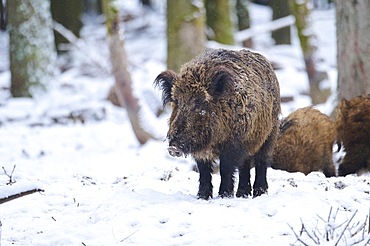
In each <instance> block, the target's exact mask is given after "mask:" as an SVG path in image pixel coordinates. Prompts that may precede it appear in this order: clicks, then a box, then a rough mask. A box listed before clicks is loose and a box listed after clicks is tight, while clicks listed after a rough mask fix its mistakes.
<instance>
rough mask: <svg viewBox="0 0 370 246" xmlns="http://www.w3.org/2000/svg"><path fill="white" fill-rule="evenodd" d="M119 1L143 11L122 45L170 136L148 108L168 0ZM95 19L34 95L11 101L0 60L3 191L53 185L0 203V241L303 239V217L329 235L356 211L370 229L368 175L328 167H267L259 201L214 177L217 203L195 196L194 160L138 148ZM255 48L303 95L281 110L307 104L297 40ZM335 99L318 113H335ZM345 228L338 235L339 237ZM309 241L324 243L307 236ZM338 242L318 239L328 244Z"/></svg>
mask: <svg viewBox="0 0 370 246" xmlns="http://www.w3.org/2000/svg"><path fill="white" fill-rule="evenodd" d="M118 2H119V3H121V5H122V6H121V8H122V12H123V13H130V14H132V15H134V17H135V18H134V19H133V20H132V21H131V22H128V23H126V26H125V31H126V40H125V42H126V50H127V53H128V58H129V64H130V71H131V74H132V77H133V80H134V84H135V93H136V95H138V97H139V98H140V99H141V104H142V108H143V115H142V117H143V121H144V122H145V126H146V128H147V129H148V130H150V131H151V132H153V134H155V135H156V136H159V138H160V139H164V136H165V134H166V131H167V118H168V116H169V113H168V112H167V113H166V114H165V115H163V116H161V117H160V118H155V117H154V116H153V113H152V109H151V106H153V105H155V104H156V103H158V100H159V92H157V91H156V90H155V89H154V88H153V87H152V82H153V80H154V78H155V77H156V75H157V74H158V73H160V72H161V71H162V70H164V69H165V51H166V48H165V22H164V9H163V4H162V3H161V1H156V3H157V5H156V6H155V7H156V10H155V12H151V11H149V10H143V9H141V8H140V6H138V5H137V4H136V2H138V1H136V0H129V1H128V0H125V1H124V2H125V4H122V2H123V1H118ZM250 8H251V15H252V17H253V19H254V21H255V22H254V23H261V22H262V21H265V20H266V19H268V16H269V11H268V10H267V9H266V8H265V7H261V6H256V5H251V6H250ZM257 19H258V21H256V20H257ZM313 20H314V26H313V27H314V31H315V34H316V36H317V40H316V42H317V45H318V52H317V56H318V58H320V59H321V60H322V62H321V64H320V66H321V67H322V68H324V69H326V70H327V71H328V73H329V80H328V81H327V83H326V84H327V86H328V87H331V88H332V89H335V84H336V61H335V59H336V58H335V55H336V48H335V12H334V10H333V9H331V10H325V11H324V10H322V11H315V12H314V18H313ZM97 22H98V21H97ZM97 22H95V24H91V23H90V24H89V25H86V26H85V27H84V30H83V32H82V36H83V37H84V39H83V40H84V41H83V42H81V44H80V45H82V47H84V49H83V50H82V51H81V50H77V49H75V48H72V49H73V57H72V59H70V60H67V61H66V60H64V61H63V60H62V59H60V63H61V64H63V66H66V67H69V69H68V70H67V71H65V72H64V73H61V74H60V76H58V78H57V79H56V80H55V81H52V82H51V83H52V85H51V86H50V87H51V89H50V91H49V92H48V93H47V94H45V95H43V96H39V97H37V98H35V99H11V98H10V97H9V91H8V90H7V88H8V87H9V78H10V72H9V69H8V68H7V67H8V60H7V59H6V58H4V57H5V56H3V55H1V56H0V166H1V167H3V168H4V170H5V171H6V173H7V174H10V173H11V171H12V169H13V167H14V165H15V169H14V173H13V175H12V181H15V183H14V184H12V185H7V183H8V182H9V177H8V176H7V175H6V174H5V172H3V171H4V170H0V197H4V196H8V195H9V194H11V193H12V192H18V191H21V190H24V189H33V188H40V189H43V190H45V191H44V192H41V193H34V194H32V195H28V196H24V197H22V198H18V199H16V200H13V201H10V202H7V203H3V204H1V205H0V221H1V223H2V232H1V245H2V246H7V245H126V244H131V245H274V246H275V245H290V244H295V245H300V244H299V243H298V242H296V241H297V240H296V236H295V235H294V232H295V233H297V234H300V232H301V229H302V223H303V224H304V226H305V228H306V230H307V231H308V232H312V231H315V229H317V230H316V233H319V232H321V233H324V232H325V231H330V226H339V225H340V224H342V223H344V222H347V221H348V222H349V220H350V218H351V217H352V216H353V215H354V217H353V219H352V221H350V223H349V224H350V227H351V226H352V227H356V228H357V227H359V225H361V224H364V223H367V224H366V227H368V226H369V225H368V222H367V216H368V215H369V205H370V175H369V173H365V174H363V175H362V176H357V175H349V176H347V177H340V178H325V176H324V175H323V174H322V173H320V172H314V173H311V174H309V175H307V176H305V175H303V174H301V173H287V172H285V171H280V170H272V169H269V170H268V182H269V192H268V195H262V196H261V197H258V198H256V199H241V198H233V199H220V198H217V189H218V186H219V183H220V177H219V175H218V174H215V175H213V184H214V187H215V189H214V197H215V198H214V199H212V200H209V201H203V200H197V199H196V193H197V188H198V174H197V173H196V172H194V171H193V161H192V160H191V158H186V159H185V158H184V159H175V158H172V157H170V156H169V155H168V153H167V150H166V148H167V143H165V142H163V141H154V140H153V141H149V142H148V143H147V144H145V145H143V146H140V145H139V144H138V142H137V141H136V139H135V136H134V135H133V133H132V131H131V126H130V123H129V121H128V119H127V117H126V112H125V111H124V109H120V108H117V107H114V106H112V105H111V104H110V103H109V102H107V101H106V100H105V98H106V95H107V93H108V91H109V88H110V87H111V85H112V84H113V78H112V76H110V75H109V73H108V71H109V62H108V57H109V56H108V49H107V44H106V43H105V41H104V33H105V30H104V26H103V25H98V24H97ZM6 42H7V34H6V33H0V46H1V47H0V48H1V50H4V49H6V47H7V46H6ZM255 43H256V50H257V51H259V52H261V53H263V54H265V55H266V56H267V57H269V58H270V59H271V60H273V61H277V62H279V63H280V64H282V65H283V68H282V69H279V70H277V71H276V73H277V75H278V78H279V80H280V86H281V94H282V96H293V97H294V101H293V102H290V103H284V104H283V105H282V108H283V116H286V115H287V114H288V113H290V112H291V111H292V110H295V109H296V108H299V107H303V106H307V105H309V104H310V99H309V98H308V97H307V96H306V92H307V88H308V86H307V78H306V75H305V74H304V64H303V61H302V59H301V53H300V50H299V46H298V43H297V40H294V42H293V45H291V46H280V47H276V46H271V40H269V38H268V36H266V35H265V36H263V35H262V36H261V37H256V38H255ZM2 54H3V53H2ZM334 98H335V95H333V96H332V97H331V98H330V99H329V100H328V102H327V103H326V104H323V105H318V106H317V108H319V109H320V110H321V111H322V112H324V113H330V112H331V111H332V110H333V108H334V106H335V103H334ZM79 117H80V118H79ZM81 118H83V119H84V120H83V121H84V123H82V122H81ZM252 172H253V170H252ZM253 176H254V175H252V177H253ZM252 181H253V180H252ZM331 209H332V212H331V213H330V210H331ZM356 211H357V212H356ZM329 214H330V216H329ZM328 221H329V222H328ZM357 223H359V224H357ZM344 225H345V224H344ZM291 228H293V230H292V229H291ZM343 229H344V226H342V227H340V228H338V229H337V230H335V232H334V238H337V239H338V238H339V237H340V235H341V232H342V230H343ZM353 230H354V229H353ZM344 236H345V237H346V240H347V241H345V240H342V241H340V243H339V244H338V245H351V243H353V241H351V240H350V239H349V236H348V235H347V234H345V235H344ZM365 236H366V234H365ZM367 236H368V235H367ZM302 237H303V238H304V240H305V242H307V243H308V244H309V245H315V244H314V242H313V241H311V239H309V238H308V237H307V234H305V233H303V234H302ZM319 237H320V236H319ZM343 238H344V237H343ZM343 238H342V239H343ZM320 239H321V238H320ZM334 243H335V241H334V240H331V241H330V242H325V241H324V240H323V239H321V244H320V245H334Z"/></svg>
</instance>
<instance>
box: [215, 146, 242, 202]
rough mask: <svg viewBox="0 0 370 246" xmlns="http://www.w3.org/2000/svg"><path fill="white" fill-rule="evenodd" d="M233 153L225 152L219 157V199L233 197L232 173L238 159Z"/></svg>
mask: <svg viewBox="0 0 370 246" xmlns="http://www.w3.org/2000/svg"><path fill="white" fill-rule="evenodd" d="M234 154H235V153H234V152H231V151H230V152H225V153H222V154H221V155H220V175H221V184H220V190H219V192H218V195H219V196H220V197H221V198H231V197H234V173H235V167H236V165H237V163H238V161H237V160H238V159H237V158H235V157H236V156H235V155H234Z"/></svg>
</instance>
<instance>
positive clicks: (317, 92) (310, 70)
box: [289, 0, 330, 104]
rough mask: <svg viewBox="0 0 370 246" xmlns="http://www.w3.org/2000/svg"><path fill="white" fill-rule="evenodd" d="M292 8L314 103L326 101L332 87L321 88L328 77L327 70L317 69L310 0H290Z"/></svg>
mask: <svg viewBox="0 0 370 246" xmlns="http://www.w3.org/2000/svg"><path fill="white" fill-rule="evenodd" d="M289 4H290V9H291V11H292V14H293V15H294V17H295V24H296V28H297V33H298V38H299V41H300V44H301V49H302V53H303V59H304V62H305V66H306V72H307V76H308V82H309V86H310V92H309V94H310V97H311V100H312V103H313V104H319V103H324V102H326V100H327V99H328V97H329V95H330V89H321V88H320V83H321V81H323V80H325V79H327V78H328V75H327V73H326V72H325V71H317V69H316V64H315V59H314V51H315V47H314V46H313V45H312V35H311V34H310V32H309V30H310V23H309V18H310V14H311V10H310V7H309V4H310V0H289Z"/></svg>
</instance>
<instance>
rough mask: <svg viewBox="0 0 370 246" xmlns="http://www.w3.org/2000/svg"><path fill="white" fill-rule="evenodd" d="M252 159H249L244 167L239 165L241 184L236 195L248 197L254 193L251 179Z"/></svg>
mask: <svg viewBox="0 0 370 246" xmlns="http://www.w3.org/2000/svg"><path fill="white" fill-rule="evenodd" d="M250 177H251V174H250V160H249V159H247V160H246V161H245V163H244V165H243V166H242V167H239V186H238V191H237V192H236V197H242V198H247V197H248V196H250V195H252V188H251V180H250Z"/></svg>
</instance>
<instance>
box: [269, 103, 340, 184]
mask: <svg viewBox="0 0 370 246" xmlns="http://www.w3.org/2000/svg"><path fill="white" fill-rule="evenodd" d="M334 142H335V123H334V121H332V120H331V119H330V118H329V117H328V116H326V115H325V114H323V113H321V112H320V111H319V110H317V109H314V108H313V107H305V108H300V109H297V110H296V111H294V112H292V113H291V114H290V115H288V117H286V118H285V119H284V120H283V121H282V123H281V125H280V133H279V135H278V139H277V143H276V146H275V151H274V155H273V163H272V165H271V167H272V168H274V169H281V170H285V171H288V172H302V173H304V174H306V175H307V174H308V173H310V172H312V171H323V173H324V174H325V176H326V177H332V176H335V166H334V163H333V144H334Z"/></svg>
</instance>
